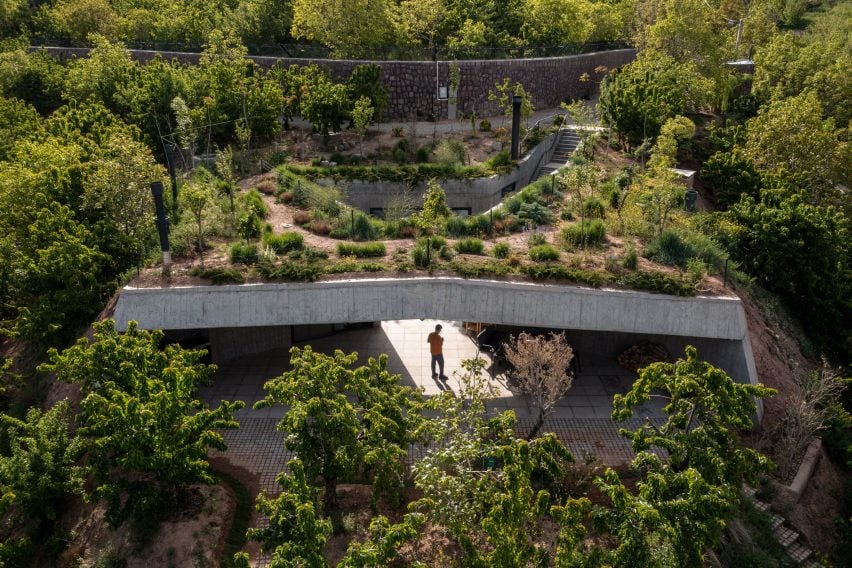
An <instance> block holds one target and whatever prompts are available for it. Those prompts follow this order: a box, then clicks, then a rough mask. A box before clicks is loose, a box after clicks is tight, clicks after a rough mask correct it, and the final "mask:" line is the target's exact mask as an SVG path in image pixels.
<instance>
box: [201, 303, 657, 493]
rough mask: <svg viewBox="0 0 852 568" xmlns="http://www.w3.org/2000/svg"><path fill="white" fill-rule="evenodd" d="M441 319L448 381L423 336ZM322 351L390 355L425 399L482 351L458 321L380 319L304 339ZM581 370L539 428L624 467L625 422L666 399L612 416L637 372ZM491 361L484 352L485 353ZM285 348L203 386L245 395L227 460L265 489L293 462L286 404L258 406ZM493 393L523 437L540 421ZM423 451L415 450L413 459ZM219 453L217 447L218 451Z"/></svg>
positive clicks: (596, 365)
mask: <svg viewBox="0 0 852 568" xmlns="http://www.w3.org/2000/svg"><path fill="white" fill-rule="evenodd" d="M436 323H441V324H442V325H443V331H442V335H443V336H444V358H445V360H446V368H445V370H444V371H445V374H446V375H448V376H449V380H448V381H446V383H444V382H441V381H438V380H435V379H433V378H432V372H431V369H430V361H431V357H430V355H429V348H428V345H427V343H426V336H427V335H428V334H429V333H430V332H431V331H432V330H433V329H434V327H435V324H436ZM304 344H309V345H311V347H312V348H313V349H314V350H316V351H320V352H324V353H331V352H333V351H334V350H335V349H342V350H343V351H344V352H347V353H349V352H352V351H356V352H358V354H359V357H360V359H361V360H362V361H366V359H367V358H368V357H371V356H373V357H375V356H378V355H380V354H382V353H386V354H387V355H388V357H389V360H388V370H389V371H390V372H392V373H395V374H399V375H400V380H401V382H402V383H403V384H406V385H409V386H413V387H416V388H420V389H422V391H423V393H424V394H425V395H426V396H429V395H435V394H437V393H439V392H440V391H441V390H445V389H447V388H449V389H452V390H456V389H458V380H457V378H456V377H457V375H458V374H460V373H461V372H462V368H461V361H462V360H464V359H471V358H473V357H475V356H476V355H477V352H478V350H477V346H476V344H475V343H474V341H473V339H472V338H471V337H470V336H469V335H468V334H467V332H466V331H465V330H464V329H463V328H462V325H461V323H460V322H436V321H430V320H407V321H387V322H382V324H381V326H380V327H374V328H369V329H357V330H351V331H346V332H342V333H339V334H336V335H334V336H331V337H326V338H322V339H316V340H311V341H307V342H304V343H303V344H302V345H304ZM579 356H580V362H581V368H580V372H579V373H578V375H577V376H576V377H575V378H574V383H573V386H572V387H571V390H570V391H569V392H568V394H567V395H566V396H565V397H563V398H562V399H561V400H559V401H558V403H557V405H556V409H555V410H554V412H553V413H552V415H551V416H550V417H549V418H548V420H547V421H546V422H545V424H544V428H543V429H542V431H545V432H547V431H549V432H555V433H556V435H557V436H558V437H559V438H560V439H561V440H562V441H563V442H564V443H565V444H566V445H567V446H568V448H569V449H570V450H571V451H572V452H573V453H574V455H575V456H576V457H577V458H578V459H581V458H583V457H584V456H587V455H590V456H595V457H597V458H598V459H599V460H600V461H601V462H602V463H604V464H607V465H621V464H626V463H628V462H629V461H630V460H631V459H632V452H631V450H630V445H629V443H628V442H627V441H626V440H625V439H624V438H622V437H621V436H619V434H618V428H619V427H620V426H627V427H635V426H637V425H639V424H640V423H641V422H643V421H644V419H645V417H650V418H652V419H658V418H659V417H660V416H661V413H660V409H661V408H662V402H661V401H659V400H652V401H651V402H649V403H647V404H646V405H644V406H643V407H641V408H640V409H639V410H638V411H637V413H636V416H635V417H634V418H633V419H631V420H630V421H628V422H627V423H626V424H624V423H623V424H614V423H613V422H612V421H611V420H610V418H609V417H610V413H611V412H612V396H613V395H614V394H616V393H623V392H626V391H627V390H629V388H630V386H631V384H632V382H633V378H634V374H633V373H631V372H629V371H626V370H625V369H623V368H621V367H620V366H618V365H617V364H616V363H615V361H611V360H603V359H595V358H593V357H590V356H588V355H586V354H583V353H580V354H579ZM486 358H487V357H486ZM288 360H289V354H288V353H287V352H286V351H285V350H276V351H268V352H265V353H261V354H257V355H252V356H248V357H243V358H240V359H235V360H233V361H228V362H226V363H224V364H221V365H220V366H219V370H218V371H217V373H216V375H215V377H214V381H213V384H211V385H210V386H207V387H204V388H203V389H202V392H201V396H202V399H203V400H204V401H206V402H207V403H209V404H212V405H215V404H217V403H218V402H219V401H221V400H243V401H245V402H246V408H245V409H244V410H241V411H240V412H239V413H238V414H237V419H238V420H239V422H240V429H239V430H233V431H228V432H226V433H225V440H226V442H227V444H228V450H227V452H224V456H225V457H227V458H228V459H229V460H230V461H231V462H232V463H233V464H234V465H237V466H240V467H243V468H245V469H246V470H248V471H249V472H250V473H252V474H255V475H257V476H259V482H260V486H261V488H263V489H266V490H267V491H269V492H271V493H275V492H276V490H277V488H276V486H275V476H276V475H277V473H278V472H280V471H281V469H282V468H283V467H284V465H285V464H286V463H287V461H288V460H289V458H290V456H289V453H288V452H287V451H286V450H285V448H284V437H283V435H282V434H281V433H280V432H278V431H276V429H275V426H276V424H277V423H278V420H279V419H280V418H281V416H282V415H283V413H284V409H283V408H281V407H276V408H265V409H261V410H253V409H251V406H252V404H253V403H254V402H256V401H258V400H260V399H261V398H263V396H264V391H263V384H264V382H265V381H267V380H268V379H271V378H273V377H276V376H278V375H280V374H281V373H282V372H283V371H284V370H286V369H287V367H288ZM492 386H493V387H494V390H495V394H496V397H495V398H494V400H493V401H492V402H491V403H490V405H489V406H490V407H492V408H493V409H494V410H505V409H512V410H514V411H515V414H516V415H517V417H518V425H517V433H518V435H520V436H523V435H525V434H526V433H527V432H528V431H529V429H530V428H531V427H532V425H533V423H534V422H535V416H536V414H535V410H534V409H532V408H530V406H529V405H528V404H527V401H526V399H525V397H523V396H517V395H514V394H513V393H512V392H511V391H510V390H509V389H508V388H507V387H506V385H505V384H504V383H503V381H502V380H500V375H498V377H497V378H496V379H494V380H492ZM420 451H421V450H420V448H412V449H411V457H412V458H413V459H416V457H417V454H419V453H420ZM217 454H218V452H217Z"/></svg>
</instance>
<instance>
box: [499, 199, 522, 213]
mask: <svg viewBox="0 0 852 568" xmlns="http://www.w3.org/2000/svg"><path fill="white" fill-rule="evenodd" d="M523 203H524V202H523V201H522V200H521V198H520V197H519V196H517V195H513V196H512V197H510V198H509V199H507V200H506V201H504V202H503V207H505V209H506V211H508V212H509V213H511V214H513V215H514V214H517V212H518V211H520V210H521V205H523Z"/></svg>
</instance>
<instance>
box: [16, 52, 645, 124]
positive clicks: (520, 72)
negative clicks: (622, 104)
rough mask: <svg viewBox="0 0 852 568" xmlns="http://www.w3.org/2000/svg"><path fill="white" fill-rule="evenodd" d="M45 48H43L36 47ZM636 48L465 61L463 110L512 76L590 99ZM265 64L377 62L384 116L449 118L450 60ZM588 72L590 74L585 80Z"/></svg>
mask: <svg viewBox="0 0 852 568" xmlns="http://www.w3.org/2000/svg"><path fill="white" fill-rule="evenodd" d="M32 49H39V48H32ZM43 49H45V50H46V51H47V52H48V53H51V54H53V55H56V56H57V57H61V58H71V57H86V56H87V55H88V53H89V49H88V48H75V47H45V48H43ZM130 55H131V57H132V58H133V59H136V60H137V61H142V62H146V61H150V60H152V59H154V58H155V57H156V56H157V55H160V56H162V57H163V58H164V59H165V60H167V61H171V60H173V59H176V60H178V61H180V62H182V63H186V64H191V65H195V64H197V63H198V62H199V60H200V59H201V54H199V53H184V52H174V51H149V50H130ZM635 57H636V50H634V49H618V50H612V51H600V52H597V53H586V54H583V55H569V56H564V57H549V58H536V59H495V60H473V61H459V62H458V64H459V89H458V95H457V97H458V102H457V104H456V107H457V110H458V112H460V113H465V114H470V113H471V112H476V114H477V115H479V116H494V115H496V114H498V113H499V109H498V108H497V105H496V103H494V102H492V101H489V100H488V91H489V90H490V89H493V88H494V85H495V83H502V82H503V79H504V78H507V77H508V78H509V80H510V81H511V82H512V83H516V82H520V83H522V84H523V85H524V87H525V88H526V90H527V92H529V93H530V94H531V95H532V97H533V105H534V106H535V107H536V108H553V107H557V106H559V103H560V102H562V101H565V100H572V99H579V98H590V97H593V96H594V95H595V94H596V93H597V91H598V85H599V84H600V81H601V79H602V78H603V75H602V74H600V73H598V72H596V69H598V68H606V69H613V68H615V67H619V66H621V65H624V64H626V63H629V62H631V61H633V59H635ZM249 59H251V60H253V61H254V62H256V63H257V64H258V65H260V66H261V67H265V68H270V67H272V66H273V65H275V64H276V63H278V62H279V61H281V62H282V63H284V64H285V65H312V64H317V65H322V66H324V67H326V68H327V69H328V70H329V72H330V73H331V76H332V77H333V78H334V79H335V80H336V81H346V80H348V79H349V76H350V75H351V74H352V69H354V68H355V67H356V66H358V65H362V64H365V63H373V64H375V65H378V66H379V67H381V69H382V75H381V82H382V84H383V85H384V86H385V88H386V89H387V90H388V94H389V95H390V96H389V99H390V104H389V107H388V109H387V110H386V111H385V116H384V117H383V118H384V119H391V120H393V119H406V118H419V119H430V118H435V119H444V118H447V107H448V101H446V100H438V99H437V93H438V86H439V85H440V86H445V87H446V86H448V85H449V74H450V62H449V61H438V62H437V63H436V62H433V61H355V60H331V59H300V58H286V59H282V58H278V57H262V56H249ZM584 77H587V79H586V80H584Z"/></svg>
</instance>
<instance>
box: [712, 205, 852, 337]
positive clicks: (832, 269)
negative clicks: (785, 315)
mask: <svg viewBox="0 0 852 568" xmlns="http://www.w3.org/2000/svg"><path fill="white" fill-rule="evenodd" d="M725 218H726V219H727V220H729V221H732V222H733V223H734V226H733V228H732V230H731V231H730V233H729V234H724V235H722V238H723V240H725V241H727V242H726V245H727V248H728V250H729V251H730V252H731V256H732V257H733V258H734V259H735V260H736V261H737V262H739V263H740V266H741V267H742V269H743V270H745V271H746V272H748V273H749V274H750V275H752V276H753V277H755V278H756V279H757V281H758V282H759V283H760V284H761V285H762V286H765V287H766V288H767V289H768V290H770V291H772V292H775V293H777V294H779V295H780V296H781V297H782V298H783V299H784V300H785V301H786V302H787V305H788V306H790V308H791V310H792V311H793V312H794V313H795V314H796V315H797V316H798V317H799V319H800V321H801V322H802V324H803V325H804V326H805V328H806V329H808V330H809V331H811V332H812V333H813V334H814V336H815V337H816V338H817V339H818V341H820V342H822V343H824V344H826V345H827V346H833V347H834V348H835V349H844V348H845V349H849V346H848V345H849V340H848V337H849V329H848V325H846V322H848V321H849V318H850V317H852V306H850V302H849V298H850V297H852V290H850V282H852V279H850V264H849V259H850V255H849V234H848V221H847V218H846V217H845V215H843V214H842V213H841V212H839V211H837V210H836V209H834V208H833V207H822V206H819V205H814V204H812V203H809V200H808V198H807V196H806V195H804V194H795V195H785V194H783V193H781V194H780V195H779V192H777V191H776V192H773V191H764V194H763V196H762V198H761V200H760V201H756V200H754V199H751V198H748V197H746V198H743V199H742V201H740V202H739V203H737V204H734V205H732V206H731V208H730V210H729V211H728V213H727V214H726V216H725ZM791 259H795V262H796V269H795V270H790V262H791ZM844 344H845V345H846V346H845V347H844Z"/></svg>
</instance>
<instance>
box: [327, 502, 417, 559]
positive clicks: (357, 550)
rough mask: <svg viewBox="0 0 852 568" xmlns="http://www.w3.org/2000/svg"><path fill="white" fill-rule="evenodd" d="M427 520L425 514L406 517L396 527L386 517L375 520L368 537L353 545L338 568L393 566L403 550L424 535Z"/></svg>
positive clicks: (375, 518)
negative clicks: (401, 549) (420, 530)
mask: <svg viewBox="0 0 852 568" xmlns="http://www.w3.org/2000/svg"><path fill="white" fill-rule="evenodd" d="M423 521H424V518H423V515H420V514H418V513H408V514H406V515H404V516H403V519H402V522H400V523H394V524H391V523H390V521H388V519H387V517H385V516H384V515H379V516H377V517H373V519H372V520H371V521H370V528H369V531H368V534H367V538H366V539H365V540H362V541H358V540H353V541H352V542H350V543H349V547H348V548H347V549H346V555H345V556H344V557H343V559H341V561H340V563H339V564H338V565H337V566H338V568H374V567H378V566H388V565H390V564H392V563H393V561H394V560H396V559H397V557H398V555H399V554H398V553H399V549H400V547H402V545H403V544H405V543H406V542H410V541H412V540H414V539H415V538H416V537H417V536H418V535H419V534H420V532H419V529H420V526H421V525H422V524H423Z"/></svg>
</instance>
